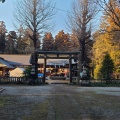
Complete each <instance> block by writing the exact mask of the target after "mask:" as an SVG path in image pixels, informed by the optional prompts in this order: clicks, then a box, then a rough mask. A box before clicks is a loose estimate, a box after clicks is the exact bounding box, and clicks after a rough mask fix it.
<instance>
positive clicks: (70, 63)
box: [69, 56, 72, 83]
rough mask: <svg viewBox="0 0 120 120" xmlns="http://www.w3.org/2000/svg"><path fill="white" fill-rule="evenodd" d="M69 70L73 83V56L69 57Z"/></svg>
mask: <svg viewBox="0 0 120 120" xmlns="http://www.w3.org/2000/svg"><path fill="white" fill-rule="evenodd" d="M69 69H70V73H69V77H70V83H72V59H71V56H70V57H69Z"/></svg>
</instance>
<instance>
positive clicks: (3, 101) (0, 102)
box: [0, 96, 10, 107]
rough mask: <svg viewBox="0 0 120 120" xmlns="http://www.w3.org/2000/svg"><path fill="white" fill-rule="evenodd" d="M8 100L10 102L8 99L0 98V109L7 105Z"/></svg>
mask: <svg viewBox="0 0 120 120" xmlns="http://www.w3.org/2000/svg"><path fill="white" fill-rule="evenodd" d="M9 100H10V97H5V96H1V97H0V107H3V106H5V105H7V103H8V101H9Z"/></svg>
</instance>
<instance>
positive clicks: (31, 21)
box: [14, 0, 54, 77]
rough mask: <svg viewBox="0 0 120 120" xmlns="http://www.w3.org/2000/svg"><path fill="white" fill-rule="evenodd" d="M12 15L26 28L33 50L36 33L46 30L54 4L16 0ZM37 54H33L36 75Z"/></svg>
mask: <svg viewBox="0 0 120 120" xmlns="http://www.w3.org/2000/svg"><path fill="white" fill-rule="evenodd" d="M14 13H15V14H14V16H15V19H16V21H17V22H19V23H20V25H21V24H22V25H23V26H24V27H25V28H28V29H29V30H30V31H31V32H28V36H29V38H30V39H31V40H32V41H33V44H34V52H35V51H36V48H37V40H38V34H42V33H43V32H45V30H47V31H48V29H50V27H51V25H52V24H51V23H50V20H51V19H52V17H53V15H54V5H53V3H52V2H51V0H20V1H18V0H17V1H16V7H15V12H14ZM36 68H37V56H36V54H35V73H36V77H37V69H36Z"/></svg>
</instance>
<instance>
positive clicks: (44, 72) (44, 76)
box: [43, 56, 46, 83]
mask: <svg viewBox="0 0 120 120" xmlns="http://www.w3.org/2000/svg"><path fill="white" fill-rule="evenodd" d="M45 73H46V56H45V58H44V74H43V83H45V77H46V75H45Z"/></svg>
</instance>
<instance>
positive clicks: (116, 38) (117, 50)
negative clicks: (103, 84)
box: [93, 0, 120, 78]
mask: <svg viewBox="0 0 120 120" xmlns="http://www.w3.org/2000/svg"><path fill="white" fill-rule="evenodd" d="M105 3H106V6H104V7H105V8H106V9H105V11H104V15H103V18H102V21H101V25H100V28H99V30H98V31H97V32H95V33H94V41H95V42H94V45H93V56H94V57H93V63H94V77H95V78H100V68H101V65H102V61H103V59H104V57H105V55H106V53H108V54H109V55H110V57H111V58H112V60H113V62H114V75H115V76H116V74H119V71H120V68H119V66H120V27H119V25H118V24H117V23H119V22H118V21H119V20H120V8H119V7H118V5H119V4H118V2H117V1H116V0H113V1H111V0H110V1H109V2H108V3H107V2H105V0H104V4H105ZM108 6H111V9H112V11H111V10H108ZM109 9H110V8H109ZM112 12H113V13H112ZM113 18H114V19H113ZM115 21H116V22H115ZM115 78H116V77H115Z"/></svg>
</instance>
